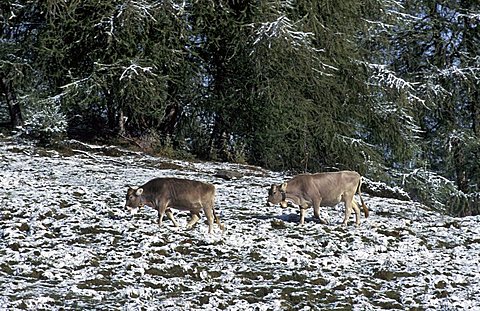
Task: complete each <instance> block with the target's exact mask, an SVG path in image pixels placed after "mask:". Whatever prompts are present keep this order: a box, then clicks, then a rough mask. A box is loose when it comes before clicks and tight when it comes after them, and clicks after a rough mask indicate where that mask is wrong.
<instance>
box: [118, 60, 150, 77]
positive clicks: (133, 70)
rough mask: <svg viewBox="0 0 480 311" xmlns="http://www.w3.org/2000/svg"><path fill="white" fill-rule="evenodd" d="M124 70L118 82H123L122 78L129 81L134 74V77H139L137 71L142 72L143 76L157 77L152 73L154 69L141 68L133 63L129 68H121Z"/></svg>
mask: <svg viewBox="0 0 480 311" xmlns="http://www.w3.org/2000/svg"><path fill="white" fill-rule="evenodd" d="M123 68H124V69H125V70H124V71H123V73H122V75H121V76H120V79H119V80H120V81H121V80H123V78H125V77H127V78H129V79H131V78H132V76H133V75H134V74H135V75H137V76H138V75H139V71H140V72H143V73H145V74H150V75H152V76H157V75H156V74H155V73H153V72H152V69H155V68H154V67H142V66H139V65H137V64H135V63H132V64H131V65H130V66H128V67H123Z"/></svg>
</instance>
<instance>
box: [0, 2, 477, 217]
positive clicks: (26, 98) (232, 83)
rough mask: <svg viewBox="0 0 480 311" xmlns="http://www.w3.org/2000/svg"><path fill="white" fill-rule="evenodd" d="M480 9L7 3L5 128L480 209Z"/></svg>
mask: <svg viewBox="0 0 480 311" xmlns="http://www.w3.org/2000/svg"><path fill="white" fill-rule="evenodd" d="M479 24H480V3H479V2H478V0H450V1H432V0H415V1H406V0H398V1H394V0H384V1H381V0H366V1H357V0H344V1H337V0H335V1H333V0H299V1H293V0H290V1H274V0H265V1H258V0H257V1H253V0H245V1H235V0H230V1H226V0H218V1H208V0H204V1H202V0H199V1H193V0H183V1H174V0H165V1H148V0H137V1H130V0H102V1H98V0H67V1H65V0H43V1H30V0H4V1H2V2H1V4H0V119H1V120H0V122H1V125H2V127H3V128H5V129H8V130H9V131H13V132H15V133H17V134H18V135H22V136H24V137H28V138H31V139H35V140H37V141H38V142H39V143H42V144H54V143H55V142H58V141H62V140H64V139H67V138H69V137H72V138H77V139H78V138H80V139H88V140H94V139H102V140H103V141H112V142H119V141H122V140H123V141H126V142H131V143H132V144H135V145H136V146H140V147H141V148H142V149H144V150H146V151H148V152H152V153H155V154H166V155H169V156H184V157H186V156H189V157H191V156H194V157H196V158H199V159H208V160H218V161H231V162H245V163H250V164H255V165H260V166H262V167H265V168H269V169H273V170H283V171H290V172H292V173H297V172H304V171H308V172H314V171H328V170H336V169H352V170H357V171H358V172H360V173H361V174H363V175H365V176H366V177H368V178H371V179H373V180H380V181H383V182H385V183H387V184H389V185H391V186H395V185H397V186H400V187H402V188H404V189H405V190H406V191H407V192H408V193H409V194H410V196H411V197H412V198H413V199H416V200H419V201H421V202H423V203H425V204H427V205H429V206H431V207H434V208H436V209H441V210H443V211H444V212H446V213H449V214H453V215H460V216H464V215H472V214H478V213H479V211H480V189H479V181H480V164H479V163H480V162H479V158H480V26H479Z"/></svg>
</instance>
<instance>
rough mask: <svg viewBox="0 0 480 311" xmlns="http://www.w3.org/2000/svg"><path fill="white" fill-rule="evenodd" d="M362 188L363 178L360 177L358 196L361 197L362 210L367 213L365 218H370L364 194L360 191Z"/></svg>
mask: <svg viewBox="0 0 480 311" xmlns="http://www.w3.org/2000/svg"><path fill="white" fill-rule="evenodd" d="M361 187H362V177H360V180H359V181H358V186H357V193H358V196H359V197H360V201H361V202H362V208H363V212H364V213H365V218H368V215H369V211H368V208H367V206H366V205H365V202H364V201H363V198H362V193H361V190H360V188H361Z"/></svg>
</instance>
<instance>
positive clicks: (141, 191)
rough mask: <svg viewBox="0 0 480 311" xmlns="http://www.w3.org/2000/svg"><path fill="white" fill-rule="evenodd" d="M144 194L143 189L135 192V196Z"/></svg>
mask: <svg viewBox="0 0 480 311" xmlns="http://www.w3.org/2000/svg"><path fill="white" fill-rule="evenodd" d="M142 193H143V188H138V189H137V191H136V192H135V195H142Z"/></svg>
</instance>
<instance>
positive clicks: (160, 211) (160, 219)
mask: <svg viewBox="0 0 480 311" xmlns="http://www.w3.org/2000/svg"><path fill="white" fill-rule="evenodd" d="M166 210H167V206H165V205H164V206H161V207H159V208H158V226H159V227H161V226H162V224H163V216H165V212H166Z"/></svg>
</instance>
